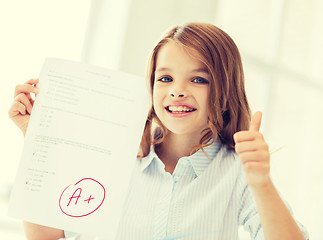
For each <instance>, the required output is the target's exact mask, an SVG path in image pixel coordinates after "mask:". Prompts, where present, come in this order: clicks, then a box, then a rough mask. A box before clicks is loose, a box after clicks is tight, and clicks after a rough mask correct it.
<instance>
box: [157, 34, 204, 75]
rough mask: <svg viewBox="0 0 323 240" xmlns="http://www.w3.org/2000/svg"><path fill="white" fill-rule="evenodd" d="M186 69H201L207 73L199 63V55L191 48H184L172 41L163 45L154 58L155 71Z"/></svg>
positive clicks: (201, 63) (202, 64) (200, 62)
mask: <svg viewBox="0 0 323 240" xmlns="http://www.w3.org/2000/svg"><path fill="white" fill-rule="evenodd" d="M179 66H180V67H181V68H187V69H191V68H194V69H203V70H205V71H207V68H206V66H205V64H204V63H203V62H202V61H201V54H200V53H199V52H198V51H196V50H195V49H193V48H189V47H187V46H184V45H183V44H181V43H178V42H176V41H174V40H171V41H169V42H167V43H166V44H165V45H163V46H162V47H161V48H160V49H159V51H158V53H157V57H156V70H159V69H161V68H178V67H179Z"/></svg>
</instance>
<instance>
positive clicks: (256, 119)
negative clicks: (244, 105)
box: [249, 112, 262, 132]
mask: <svg viewBox="0 0 323 240" xmlns="http://www.w3.org/2000/svg"><path fill="white" fill-rule="evenodd" d="M261 118H262V112H256V113H255V114H254V115H253V116H252V118H251V122H250V128H249V131H255V132H259V129H260V125H261Z"/></svg>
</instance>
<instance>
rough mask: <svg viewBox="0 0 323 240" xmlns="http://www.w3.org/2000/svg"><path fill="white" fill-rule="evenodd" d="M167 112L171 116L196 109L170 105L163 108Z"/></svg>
mask: <svg viewBox="0 0 323 240" xmlns="http://www.w3.org/2000/svg"><path fill="white" fill-rule="evenodd" d="M165 109H166V110H167V112H169V113H172V114H185V113H191V112H194V111H196V108H194V107H192V106H190V105H187V104H171V105H167V106H166V107H165Z"/></svg>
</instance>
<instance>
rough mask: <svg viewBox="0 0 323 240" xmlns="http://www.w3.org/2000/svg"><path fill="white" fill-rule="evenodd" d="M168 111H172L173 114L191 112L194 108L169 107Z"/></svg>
mask: <svg viewBox="0 0 323 240" xmlns="http://www.w3.org/2000/svg"><path fill="white" fill-rule="evenodd" d="M168 109H169V110H170V111H171V112H189V111H192V110H193V108H189V107H186V106H178V107H177V106H169V107H168Z"/></svg>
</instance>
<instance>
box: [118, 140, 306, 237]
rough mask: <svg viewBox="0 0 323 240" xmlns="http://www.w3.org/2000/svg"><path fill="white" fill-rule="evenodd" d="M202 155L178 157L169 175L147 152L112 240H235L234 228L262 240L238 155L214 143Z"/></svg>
mask: <svg viewBox="0 0 323 240" xmlns="http://www.w3.org/2000/svg"><path fill="white" fill-rule="evenodd" d="M204 150H205V152H206V153H207V155H208V157H207V156H206V155H205V154H204V153H203V151H202V150H199V151H197V152H196V153H195V154H193V155H191V156H189V157H182V158H180V159H179V161H178V163H177V165H176V168H175V170H174V172H173V174H172V175H171V174H170V173H168V172H166V171H165V165H164V164H163V162H162V161H161V160H160V159H159V158H158V156H157V154H156V153H155V151H154V149H153V148H152V149H151V151H150V153H149V155H148V156H146V157H145V158H143V159H141V160H140V159H139V160H138V161H137V164H136V167H135V169H134V172H133V176H132V180H131V184H130V187H129V193H128V197H127V200H126V203H125V207H124V213H123V216H122V218H121V221H120V227H119V231H118V235H117V239H118V240H171V239H185V240H186V239H187V240H202V239H212V240H215V239H218V240H220V239H221V240H223V239H225V240H231V239H232V240H235V239H239V237H238V228H239V226H240V225H242V226H243V227H244V229H245V230H246V231H248V232H250V236H251V239H264V236H263V231H262V227H261V223H260V219H259V214H258V212H257V209H256V204H255V200H254V197H253V194H252V192H251V189H250V188H249V187H248V185H247V182H246V180H245V176H244V171H243V168H242V164H241V161H240V159H239V157H238V155H237V154H236V153H235V152H234V151H232V150H228V149H227V148H226V147H225V146H224V145H222V144H221V143H220V141H216V142H215V143H214V144H212V145H211V146H209V147H206V148H204ZM298 224H299V226H300V228H301V230H302V231H303V233H304V236H306V238H308V233H307V232H306V230H305V228H304V227H303V226H302V225H301V224H300V223H298ZM282 227H284V226H282Z"/></svg>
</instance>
